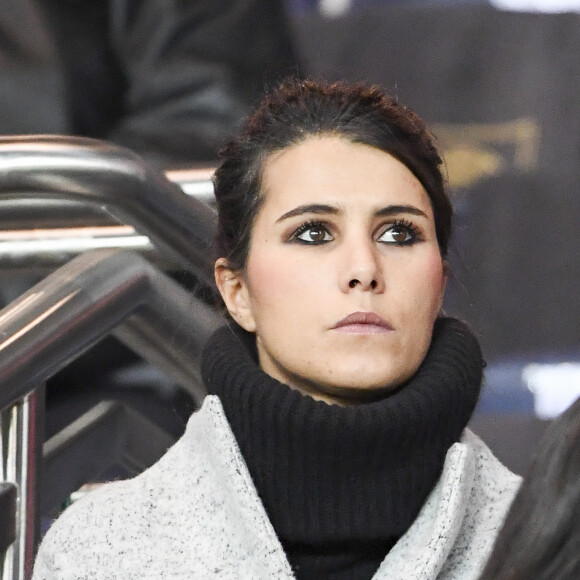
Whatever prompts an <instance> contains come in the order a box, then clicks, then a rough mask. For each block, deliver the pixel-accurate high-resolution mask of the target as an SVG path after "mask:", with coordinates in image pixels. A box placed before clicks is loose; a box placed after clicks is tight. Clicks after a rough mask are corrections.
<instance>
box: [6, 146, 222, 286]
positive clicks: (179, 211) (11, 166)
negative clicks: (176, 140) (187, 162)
mask: <svg viewBox="0 0 580 580" xmlns="http://www.w3.org/2000/svg"><path fill="white" fill-rule="evenodd" d="M200 171H201V173H200V174H199V176H200V179H201V181H203V183H204V184H205V185H204V186H203V187H205V188H206V190H207V188H208V182H207V177H208V175H207V173H208V171H207V170H205V173H204V172H203V171H204V170H200ZM189 174H190V177H191V172H189ZM204 175H205V177H202V176H204ZM185 176H187V173H185V174H184V173H183V172H182V173H181V174H180V173H179V172H174V177H175V178H176V179H177V178H181V179H185ZM202 189H203V188H202ZM206 193H207V192H206ZM31 199H37V200H45V202H46V200H48V201H49V202H48V205H47V206H46V207H49V206H50V201H53V202H54V200H61V201H62V202H67V201H68V202H83V203H85V204H87V203H88V204H89V205H92V206H94V207H99V208H102V209H105V210H106V211H107V212H108V213H110V214H111V215H112V216H114V217H115V218H117V219H118V220H119V221H120V222H121V223H124V224H127V225H130V226H133V227H134V228H135V230H136V231H137V232H138V233H140V234H142V235H146V236H147V237H148V238H149V239H151V241H152V242H153V244H154V245H155V246H156V247H157V248H159V249H162V250H167V251H169V253H170V255H172V256H173V257H174V258H175V259H177V260H178V261H179V262H180V263H181V264H183V265H184V266H185V267H187V268H189V269H192V270H193V271H194V272H195V274H196V276H197V278H198V279H199V280H200V281H202V282H204V283H207V284H211V283H212V280H213V272H212V267H211V264H210V263H209V261H208V255H209V252H210V248H211V244H212V241H213V236H214V231H215V211H214V210H213V209H212V208H211V207H210V206H209V205H208V204H207V203H204V202H203V201H201V200H199V199H197V198H196V197H194V196H192V195H188V194H186V193H184V191H183V190H182V189H181V188H180V187H179V186H178V185H176V184H175V183H173V182H171V181H170V180H169V179H168V178H167V177H166V176H165V175H164V174H163V173H162V172H160V171H159V172H158V171H155V170H153V169H152V168H150V167H149V166H148V165H146V164H145V162H144V161H143V160H142V159H141V158H140V157H139V156H138V155H136V154H135V153H133V152H132V151H130V150H128V149H124V148H122V147H118V146H115V145H112V144H109V143H106V142H103V141H99V140H95V139H87V138H81V137H61V136H16V137H4V138H2V139H0V201H2V206H3V207H4V211H7V212H8V213H9V215H14V213H15V212H17V210H18V206H19V204H23V203H24V202H25V201H27V200H31ZM21 207H22V206H21ZM62 207H64V206H62V205H61V209H62ZM93 215H94V214H93ZM108 225H113V224H112V223H111V222H110V221H109V222H108ZM8 263H10V259H8Z"/></svg>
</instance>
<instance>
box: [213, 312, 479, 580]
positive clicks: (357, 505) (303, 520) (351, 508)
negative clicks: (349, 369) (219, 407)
mask: <svg viewBox="0 0 580 580" xmlns="http://www.w3.org/2000/svg"><path fill="white" fill-rule="evenodd" d="M202 360H203V363H202V374H203V378H204V382H205V385H206V387H207V389H208V391H209V392H210V393H213V394H216V395H218V396H219V397H220V399H221V401H222V404H223V406H224V410H225V413H226V416H227V418H228V421H229V422H230V425H231V427H232V430H233V432H234V434H235V436H236V439H237V441H238V444H239V446H240V449H241V452H242V455H243V456H244V459H245V461H246V463H247V465H248V469H249V471H250V473H251V475H252V478H253V480H254V483H255V485H256V488H257V491H258V493H259V495H260V497H261V499H262V501H263V503H264V506H265V508H266V511H267V513H268V516H269V517H270V520H271V522H272V525H273V526H274V529H275V530H276V533H277V534H278V537H279V538H280V541H281V543H282V545H283V546H284V549H285V551H286V554H287V556H288V560H289V562H290V564H291V565H292V568H293V570H294V572H295V574H296V577H297V578H299V579H312V578H325V579H326V578H328V579H334V580H338V579H340V580H344V579H354V578H356V579H359V578H361V579H362V578H371V577H372V576H373V574H374V573H375V572H376V570H377V569H378V567H379V565H380V563H381V561H382V560H383V559H384V557H385V556H386V554H387V553H388V551H389V550H390V549H391V547H392V546H393V545H394V544H395V542H396V541H397V540H398V539H399V538H400V537H401V536H402V535H403V534H404V533H405V532H406V530H407V529H408V528H409V526H410V525H411V523H412V522H413V520H414V519H415V518H416V516H417V514H418V512H419V510H420V509H421V507H422V505H423V503H424V501H425V499H426V497H427V495H428V494H429V492H430V491H431V490H432V489H433V487H434V485H435V483H436V482H437V479H438V478H439V475H440V473H441V470H442V468H443V463H444V460H445V455H446V453H447V450H448V449H449V447H450V446H451V445H452V444H453V443H455V442H456V441H458V440H459V438H460V436H461V433H462V431H463V429H464V428H465V426H466V424H467V422H468V420H469V418H470V416H471V413H472V412H473V409H474V407H475V404H476V402H477V398H478V395H479V389H480V384H481V377H482V367H483V361H482V357H481V351H480V349H479V345H478V343H477V341H476V339H475V338H474V336H473V335H472V334H471V332H470V331H469V329H468V328H467V327H466V326H465V325H464V324H463V323H461V322H459V321H457V320H454V319H449V318H442V319H439V320H438V321H437V322H436V324H435V329H434V333H433V340H432V343H431V347H430V349H429V352H428V353H427V356H426V358H425V360H424V361H423V364H422V365H421V367H420V368H419V370H418V371H417V373H416V374H415V376H414V377H413V378H412V379H411V380H409V381H408V382H407V383H405V384H404V385H403V386H402V387H400V388H399V389H398V390H397V391H396V392H394V393H392V394H390V395H389V396H388V397H385V398H384V399H381V400H378V401H373V402H368V403H364V404H360V405H356V406H347V407H341V406H338V405H329V404H327V403H325V402H322V401H316V400H314V399H312V398H311V397H309V396H305V395H302V394H301V393H299V392H298V391H296V390H293V389H290V388H289V387H288V386H287V385H284V384H282V383H280V382H279V381H277V380H276V379H273V378H272V377H270V376H269V375H267V374H266V373H264V372H263V371H262V370H261V369H260V368H259V366H258V363H257V352H256V347H255V340H254V336H253V335H251V334H248V333H246V332H244V331H242V330H241V329H239V328H237V327H235V328H233V327H224V328H221V329H220V330H218V331H217V332H216V333H215V334H214V335H213V337H212V338H211V339H210V340H209V342H208V344H207V345H206V347H205V350H204V354H203V358H202Z"/></svg>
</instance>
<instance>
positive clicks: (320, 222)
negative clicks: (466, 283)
mask: <svg viewBox="0 0 580 580" xmlns="http://www.w3.org/2000/svg"><path fill="white" fill-rule="evenodd" d="M263 195H264V198H265V199H264V204H263V206H262V208H261V209H260V211H259V213H258V215H257V217H256V220H255V225H254V228H253V233H252V237H251V244H250V250H249V255H248V260H247V266H246V269H245V271H244V272H240V273H236V272H232V271H229V270H227V269H224V268H220V266H224V265H225V261H224V260H218V263H217V264H216V279H217V283H218V287H219V288H220V291H221V293H222V296H223V297H224V300H225V302H226V306H227V307H228V310H229V311H230V313H231V314H232V316H233V318H234V319H235V320H236V321H237V322H238V323H239V324H240V325H241V326H242V327H243V328H245V329H246V330H248V331H251V332H255V333H256V342H257V348H258V354H259V359H260V366H261V367H262V369H263V370H264V371H265V372H266V373H268V374H269V375H271V376H272V377H274V378H276V379H278V380H280V381H282V382H284V383H286V384H288V385H290V386H291V387H293V388H296V389H298V390H300V391H302V392H305V393H309V394H311V395H312V396H314V397H315V398H318V399H322V400H327V401H329V402H343V403H344V402H348V400H349V399H350V400H353V399H357V398H368V397H369V396H375V397H376V396H380V395H381V394H384V393H385V391H388V390H390V389H393V388H395V387H397V386H399V385H400V384H402V383H403V382H405V381H406V380H407V379H409V378H410V377H411V376H412V375H413V374H414V373H415V372H416V370H417V369H418V367H419V365H420V364H421V362H422V360H423V358H424V357H425V355H426V353H427V349H428V348H429V344H430V341H431V335H432V330H433V324H434V322H435V318H436V317H437V314H438V312H439V309H440V307H441V303H442V299H443V293H444V289H445V283H446V269H445V265H444V263H443V260H442V258H441V255H440V252H439V247H438V245H437V239H436V235H435V223H434V218H433V211H432V208H431V204H430V201H429V197H428V195H427V193H426V191H425V190H424V188H423V186H422V185H421V183H420V182H419V181H418V180H417V178H416V177H415V176H414V175H413V174H412V173H411V171H410V170H409V169H407V167H406V166H405V165H403V164H402V163H400V162H399V161H397V160H396V159H395V158H394V157H392V156H390V155H388V154H387V153H385V152H383V151H380V150H379V149H375V148H373V147H370V146H367V145H360V144H353V143H350V142H348V141H346V140H344V139H341V138H339V137H334V136H324V137H312V138H310V139H308V140H307V141H305V142H303V143H301V144H299V145H295V146H293V147H291V148H289V149H286V150H284V151H283V152H281V153H276V154H273V155H271V156H270V157H269V158H268V159H267V161H266V162H265V165H264V173H263ZM353 402H354V401H353Z"/></svg>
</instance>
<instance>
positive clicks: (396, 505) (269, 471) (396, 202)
mask: <svg viewBox="0 0 580 580" xmlns="http://www.w3.org/2000/svg"><path fill="white" fill-rule="evenodd" d="M222 157H223V161H222V163H221V165H220V167H219V168H218V170H217V171H216V174H215V192H216V199H217V204H218V213H219V225H218V238H217V251H218V256H219V258H218V259H217V261H216V267H215V273H216V282H217V286H218V289H219V291H220V294H221V296H222V298H223V301H224V303H225V306H226V308H227V310H228V313H229V315H230V316H231V319H232V320H231V321H230V323H229V324H228V325H226V326H224V328H222V329H220V330H218V331H217V332H216V334H215V335H214V336H213V337H212V338H211V339H210V340H209V342H208V344H207V346H206V348H205V350H204V356H203V364H202V373H203V377H204V381H205V384H206V386H207V388H208V390H209V392H210V393H212V395H210V396H208V397H207V398H206V400H205V402H204V404H203V406H202V408H201V409H200V410H199V411H198V412H196V413H195V414H194V415H193V416H192V418H191V419H190V421H189V423H188V427H187V430H186V433H185V435H184V437H183V438H182V439H181V440H180V441H179V442H178V443H177V444H176V445H175V446H174V447H173V448H172V449H170V450H169V452H168V453H167V454H166V455H165V456H164V458H162V459H161V460H160V461H159V462H158V463H157V464H156V465H155V466H153V467H152V468H151V469H149V470H148V471H146V472H145V473H143V474H141V475H140V476H138V477H137V478H135V479H134V480H131V481H126V482H117V483H115V484H112V485H110V486H105V487H104V488H103V489H102V490H100V491H98V492H94V493H93V494H91V495H90V496H88V497H87V498H86V500H85V501H82V502H79V503H77V504H75V505H74V506H73V507H72V508H69V510H67V511H66V512H65V514H64V515H63V517H62V518H61V520H60V521H59V522H57V523H56V524H55V526H53V528H52V529H51V530H50V532H49V533H48V535H47V537H46V539H45V541H44V543H43V545H42V546H41V549H40V552H39V556H38V560H37V565H36V571H35V572H36V575H35V577H36V578H55V577H56V578H59V577H68V575H72V576H75V577H90V578H117V577H118V578H143V577H147V578H159V577H170V578H186V577H187V578H192V577H195V578H213V577H215V578H293V577H296V578H377V579H386V578H389V579H394V578H427V579H429V578H440V579H443V578H445V579H451V578H462V579H470V578H477V576H478V575H479V573H480V572H481V569H482V568H483V564H484V562H485V559H486V557H487V556H488V554H489V551H490V549H491V545H492V543H493V539H494V536H495V533H496V530H497V529H498V528H499V527H500V525H501V522H502V520H503V517H504V514H505V512H506V510H507V509H508V507H509V504H510V502H511V499H512V497H513V494H514V493H515V490H516V488H517V485H518V483H519V479H518V478H517V477H516V476H514V475H512V474H511V473H509V472H508V471H507V470H506V469H505V468H504V467H503V466H502V465H501V464H499V462H498V461H497V460H496V459H495V458H494V457H493V455H492V454H491V453H490V452H489V450H488V449H487V448H486V447H485V446H484V445H483V443H481V442H480V441H479V440H478V439H477V438H476V437H475V436H474V435H472V434H471V433H470V432H469V431H465V426H466V424H467V422H468V420H469V417H470V415H471V413H472V411H473V408H474V406H475V404H476V401H477V398H478V394H479V389H480V384H481V377H482V366H483V363H482V357H481V352H480V350H479V346H478V344H477V341H476V340H475V338H474V337H473V335H472V334H471V333H470V331H469V329H468V328H467V327H466V326H465V325H464V324H462V323H460V322H458V321H456V320H451V319H445V318H439V311H440V308H441V303H442V300H443V294H444V290H445V283H446V279H447V264H446V261H445V255H446V252H447V245H448V241H449V236H450V231H451V216H452V210H451V206H450V203H449V200H448V198H447V195H446V193H445V189H444V185H443V179H442V176H441V172H440V165H441V159H440V157H439V154H438V152H437V150H436V148H435V146H434V143H433V140H432V138H431V136H430V134H429V133H428V132H427V130H426V128H425V126H424V124H423V122H422V121H421V120H420V119H419V118H418V117H417V116H416V115H415V114H414V113H412V112H411V111H409V110H408V109H406V108H404V107H402V106H400V105H398V104H397V103H396V101H394V100H393V99H391V98H390V97H388V96H386V95H384V94H383V93H382V92H381V91H380V90H378V89H377V88H373V87H362V86H361V87H358V86H349V85H343V84H336V85H325V84H317V83H314V82H309V81H306V82H298V81H296V82H288V83H285V84H283V85H282V86H281V87H280V88H278V90H276V91H273V92H272V94H270V95H268V96H267V97H266V98H265V99H264V101H263V102H262V104H261V105H260V107H259V108H258V109H257V111H256V112H255V113H254V114H253V115H252V116H250V117H249V118H248V119H247V121H246V123H245V125H244V127H243V128H242V130H241V133H240V135H239V136H238V137H237V138H235V139H234V140H232V141H231V142H230V143H229V144H228V145H227V146H226V147H225V149H224V150H223V154H222Z"/></svg>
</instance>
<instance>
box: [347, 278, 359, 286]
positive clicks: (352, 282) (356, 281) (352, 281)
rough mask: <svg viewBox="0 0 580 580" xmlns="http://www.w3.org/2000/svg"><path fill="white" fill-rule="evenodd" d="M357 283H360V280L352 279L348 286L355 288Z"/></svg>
mask: <svg viewBox="0 0 580 580" xmlns="http://www.w3.org/2000/svg"><path fill="white" fill-rule="evenodd" d="M357 284H358V280H351V281H350V282H349V283H348V287H349V288H354V287H355V286H356V285H357Z"/></svg>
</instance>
